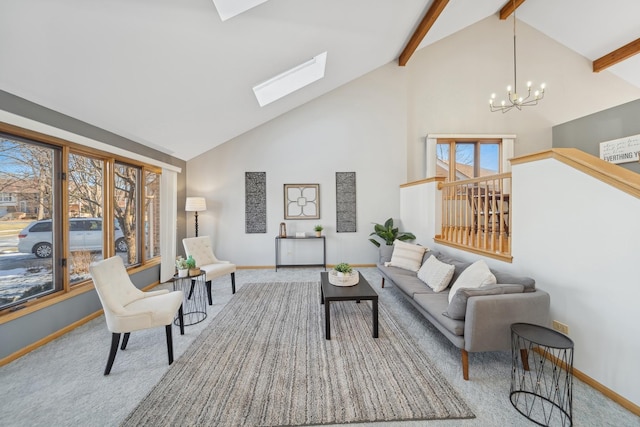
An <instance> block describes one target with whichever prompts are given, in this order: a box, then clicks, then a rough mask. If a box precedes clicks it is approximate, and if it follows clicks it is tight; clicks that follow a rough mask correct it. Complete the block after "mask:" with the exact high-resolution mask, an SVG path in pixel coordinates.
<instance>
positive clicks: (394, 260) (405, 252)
mask: <svg viewBox="0 0 640 427" xmlns="http://www.w3.org/2000/svg"><path fill="white" fill-rule="evenodd" d="M426 250H427V248H425V247H424V246H420V245H413V244H411V243H405V242H402V241H400V240H396V241H395V242H393V254H392V255H391V262H390V263H389V265H390V266H392V267H398V268H404V269H405V270H411V271H418V270H419V269H420V264H421V263H422V255H423V254H424V251H426Z"/></svg>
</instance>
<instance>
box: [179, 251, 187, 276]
mask: <svg viewBox="0 0 640 427" xmlns="http://www.w3.org/2000/svg"><path fill="white" fill-rule="evenodd" d="M176 268H177V269H178V277H187V276H188V275H189V264H187V260H186V259H184V258H183V257H182V255H180V256H178V258H176Z"/></svg>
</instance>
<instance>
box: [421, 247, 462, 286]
mask: <svg viewBox="0 0 640 427" xmlns="http://www.w3.org/2000/svg"><path fill="white" fill-rule="evenodd" d="M454 270H455V266H453V265H450V264H445V263H444V262H442V261H439V260H438V259H437V258H436V257H434V256H433V255H432V256H430V257H429V258H428V259H427V260H426V261H425V263H424V264H422V267H420V270H418V279H420V280H422V281H423V282H424V283H426V284H427V286H429V287H430V288H431V289H433V291H434V292H440V291H443V290H444V289H446V288H447V286H449V282H450V281H451V277H453V272H454Z"/></svg>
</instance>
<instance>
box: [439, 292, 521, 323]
mask: <svg viewBox="0 0 640 427" xmlns="http://www.w3.org/2000/svg"><path fill="white" fill-rule="evenodd" d="M522 292H524V286H522V285H488V286H482V287H480V288H460V289H458V291H457V292H456V293H455V295H454V296H453V299H452V300H451V302H450V303H449V306H448V307H447V311H445V312H444V313H442V314H444V315H445V316H447V317H450V318H452V319H456V320H464V318H465V316H466V314H467V301H468V299H469V298H470V297H477V296H483V295H500V294H516V293H522Z"/></svg>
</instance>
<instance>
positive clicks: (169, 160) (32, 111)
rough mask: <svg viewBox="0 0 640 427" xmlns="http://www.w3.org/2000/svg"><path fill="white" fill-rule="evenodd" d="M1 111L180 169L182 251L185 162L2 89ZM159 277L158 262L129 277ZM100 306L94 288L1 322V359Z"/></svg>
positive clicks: (140, 280)
mask: <svg viewBox="0 0 640 427" xmlns="http://www.w3.org/2000/svg"><path fill="white" fill-rule="evenodd" d="M0 110H4V111H7V112H9V113H13V114H16V115H19V116H22V117H25V118H28V119H31V120H35V121H37V122H40V123H43V124H47V125H50V126H54V127H56V128H58V129H63V130H66V131H68V132H72V133H75V134H77V135H81V136H84V137H87V138H91V139H93V140H96V141H99V142H102V143H105V144H109V145H111V146H114V147H118V148H121V149H125V150H128V151H130V152H133V153H136V154H139V155H143V156H146V157H149V158H152V159H156V160H158V161H161V162H164V163H166V164H170V165H173V166H177V167H180V168H182V173H180V174H178V224H177V246H178V247H177V251H178V253H181V252H182V239H183V238H184V237H186V217H185V212H184V200H185V198H186V173H185V172H186V162H184V161H183V160H180V159H177V158H175V157H172V156H170V155H168V154H165V153H162V152H160V151H156V150H153V149H151V148H149V147H146V146H144V145H142V144H139V143H137V142H135V141H132V140H129V139H127V138H123V137H121V136H119V135H116V134H114V133H111V132H108V131H106V130H104V129H100V128H97V127H95V126H92V125H90V124H88V123H85V122H82V121H80V120H76V119H74V118H72V117H69V116H66V115H64V114H61V113H58V112H56V111H53V110H51V109H48V108H45V107H42V106H40V105H37V104H35V103H33V102H30V101H27V100H25V99H23V98H20V97H17V96H15V95H12V94H10V93H8V92H4V91H2V90H0ZM159 278H160V266H159V265H156V266H152V267H150V268H147V269H145V270H143V271H140V272H138V273H136V274H134V275H132V277H131V279H132V281H133V283H134V284H135V285H136V286H137V287H139V288H144V287H146V286H148V285H150V284H152V283H156V282H157V281H158V280H159ZM100 309H102V306H101V305H100V300H99V299H98V295H97V294H96V292H95V290H91V291H88V292H85V293H83V294H81V295H78V296H75V297H73V298H69V299H66V300H64V301H61V302H59V303H57V304H54V305H51V306H48V307H45V308H43V309H40V310H37V311H35V312H33V313H30V314H28V315H25V316H22V317H19V318H17V319H14V320H12V321H9V322H6V323H3V324H0V343H2V345H0V359H3V358H5V357H7V356H10V355H11V354H14V353H15V352H17V351H19V350H21V349H23V348H25V347H27V346H29V345H31V344H34V343H36V342H38V341H40V340H42V339H44V338H46V337H48V336H49V335H51V334H53V333H55V332H57V331H59V330H61V329H63V328H65V327H67V326H69V325H71V324H73V323H74V322H77V321H79V320H81V319H83V318H85V317H86V316H89V315H91V314H92V313H95V312H96V311H98V310H100ZM105 328H106V325H105ZM105 345H106V346H107V347H108V342H105ZM107 352H108V348H106V347H105V357H106V354H107Z"/></svg>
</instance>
